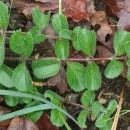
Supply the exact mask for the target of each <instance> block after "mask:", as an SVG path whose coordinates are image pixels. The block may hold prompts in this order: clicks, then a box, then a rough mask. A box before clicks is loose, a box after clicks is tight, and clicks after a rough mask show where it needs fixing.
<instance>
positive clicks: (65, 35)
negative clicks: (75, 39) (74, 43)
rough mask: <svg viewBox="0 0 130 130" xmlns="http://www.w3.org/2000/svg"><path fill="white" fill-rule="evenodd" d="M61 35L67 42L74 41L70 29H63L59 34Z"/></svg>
mask: <svg viewBox="0 0 130 130" xmlns="http://www.w3.org/2000/svg"><path fill="white" fill-rule="evenodd" d="M59 35H60V37H61V38H64V39H67V40H72V31H71V30H68V29H62V30H61V31H60V32H59Z"/></svg>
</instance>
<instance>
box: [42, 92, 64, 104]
mask: <svg viewBox="0 0 130 130" xmlns="http://www.w3.org/2000/svg"><path fill="white" fill-rule="evenodd" d="M44 97H45V98H50V100H51V102H52V103H54V104H55V105H57V106H60V105H61V103H62V101H63V98H62V97H61V96H60V95H58V94H57V93H55V92H53V91H51V90H47V91H46V92H45V94H44Z"/></svg>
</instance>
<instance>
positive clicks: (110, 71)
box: [105, 59, 123, 79]
mask: <svg viewBox="0 0 130 130" xmlns="http://www.w3.org/2000/svg"><path fill="white" fill-rule="evenodd" d="M122 71H123V63H122V62H121V61H117V60H116V59H113V60H111V61H110V62H109V64H108V65H107V68H106V69H105V76H106V77H107V78H109V79H113V78H115V77H117V76H119V75H120V73H121V72H122Z"/></svg>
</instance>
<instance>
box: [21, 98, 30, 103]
mask: <svg viewBox="0 0 130 130" xmlns="http://www.w3.org/2000/svg"><path fill="white" fill-rule="evenodd" d="M22 101H23V102H24V103H26V104H29V103H31V101H32V99H30V98H22Z"/></svg>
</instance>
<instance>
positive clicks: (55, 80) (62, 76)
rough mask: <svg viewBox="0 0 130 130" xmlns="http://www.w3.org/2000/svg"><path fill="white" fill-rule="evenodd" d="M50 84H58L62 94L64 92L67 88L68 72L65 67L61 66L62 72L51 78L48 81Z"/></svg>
mask: <svg viewBox="0 0 130 130" xmlns="http://www.w3.org/2000/svg"><path fill="white" fill-rule="evenodd" d="M47 83H48V84H49V85H50V86H56V87H57V88H58V90H59V93H60V94H64V93H65V92H66V90H67V80H66V72H65V69H64V68H63V67H61V69H60V72H59V73H58V74H56V75H55V76H53V77H52V78H50V79H49V80H48V82H47Z"/></svg>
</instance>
